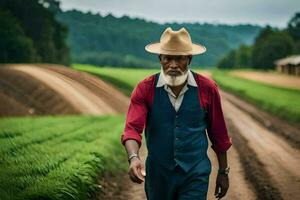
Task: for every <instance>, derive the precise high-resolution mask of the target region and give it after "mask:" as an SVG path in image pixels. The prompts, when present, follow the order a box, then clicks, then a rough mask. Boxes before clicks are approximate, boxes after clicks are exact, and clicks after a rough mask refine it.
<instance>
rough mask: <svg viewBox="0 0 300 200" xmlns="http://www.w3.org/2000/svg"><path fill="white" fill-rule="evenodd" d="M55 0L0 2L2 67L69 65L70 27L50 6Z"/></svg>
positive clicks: (0, 56) (0, 54)
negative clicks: (24, 64)
mask: <svg viewBox="0 0 300 200" xmlns="http://www.w3.org/2000/svg"><path fill="white" fill-rule="evenodd" d="M50 4H51V5H56V6H59V2H58V1H55V0H0V24H1V27H0V63H20V62H23V63H24V62H26V63H33V62H42V63H60V64H64V65H69V64H70V62H71V60H70V50H69V47H68V45H67V43H66V38H67V36H68V31H67V27H66V26H64V25H62V24H61V23H59V22H58V21H57V20H56V19H55V16H54V13H53V12H51V10H49V9H48V8H49V5H50Z"/></svg>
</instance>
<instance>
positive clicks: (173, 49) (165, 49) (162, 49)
mask: <svg viewBox="0 0 300 200" xmlns="http://www.w3.org/2000/svg"><path fill="white" fill-rule="evenodd" d="M160 48H161V49H162V50H166V51H192V50H193V48H191V49H188V50H183V49H180V50H179V49H165V48H163V47H162V46H161V47H160Z"/></svg>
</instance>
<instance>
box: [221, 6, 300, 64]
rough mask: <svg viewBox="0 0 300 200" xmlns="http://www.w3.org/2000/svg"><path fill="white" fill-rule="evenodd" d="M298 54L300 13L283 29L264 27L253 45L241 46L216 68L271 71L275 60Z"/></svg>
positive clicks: (299, 45)
mask: <svg viewBox="0 0 300 200" xmlns="http://www.w3.org/2000/svg"><path fill="white" fill-rule="evenodd" d="M299 53H300V12H297V13H296V14H295V15H294V16H293V17H292V18H291V19H290V20H289V21H288V23H287V27H286V28H285V29H282V30H280V29H277V28H272V27H270V26H266V27H265V28H263V29H262V30H261V31H260V33H259V34H258V36H257V37H256V38H255V41H254V44H253V45H248V46H247V45H241V46H240V47H239V48H237V49H234V50H231V51H230V52H229V53H228V54H227V55H225V56H224V57H223V58H222V59H221V60H220V62H219V63H218V67H220V68H241V67H254V68H259V69H273V68H274V67H275V65H274V62H275V61H276V60H277V59H280V58H283V57H286V56H288V55H291V54H299Z"/></svg>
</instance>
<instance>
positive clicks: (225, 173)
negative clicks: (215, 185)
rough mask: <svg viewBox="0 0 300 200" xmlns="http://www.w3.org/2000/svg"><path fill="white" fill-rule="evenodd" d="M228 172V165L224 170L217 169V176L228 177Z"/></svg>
mask: <svg viewBox="0 0 300 200" xmlns="http://www.w3.org/2000/svg"><path fill="white" fill-rule="evenodd" d="M229 171H230V167H229V165H228V166H227V167H226V168H225V169H218V174H224V175H228V174H229Z"/></svg>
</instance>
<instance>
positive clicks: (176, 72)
mask: <svg viewBox="0 0 300 200" xmlns="http://www.w3.org/2000/svg"><path fill="white" fill-rule="evenodd" d="M165 73H166V74H168V75H183V74H184V72H183V71H182V70H181V69H168V70H167V71H166V72H165Z"/></svg>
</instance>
